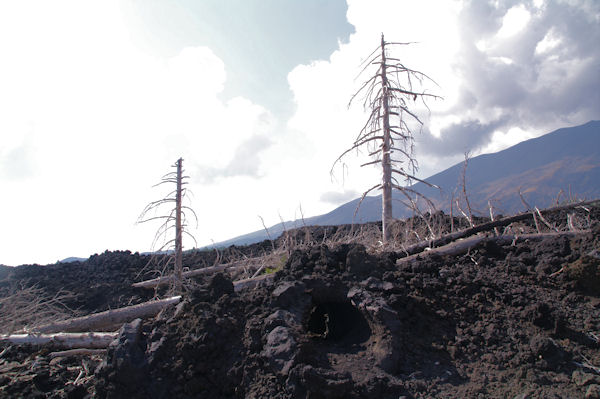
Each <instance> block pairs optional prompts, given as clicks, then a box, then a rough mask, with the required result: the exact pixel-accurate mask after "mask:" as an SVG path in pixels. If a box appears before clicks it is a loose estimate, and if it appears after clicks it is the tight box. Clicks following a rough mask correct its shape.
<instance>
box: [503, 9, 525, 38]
mask: <svg viewBox="0 0 600 399" xmlns="http://www.w3.org/2000/svg"><path fill="white" fill-rule="evenodd" d="M530 19H531V14H530V13H529V11H527V9H526V8H525V7H524V6H523V5H520V6H515V7H511V8H510V9H509V10H508V11H507V12H506V14H505V15H504V17H503V18H502V27H501V28H500V30H499V31H498V37H500V38H507V37H511V36H513V35H515V34H517V33H519V32H520V31H522V30H523V29H524V28H525V27H526V26H527V23H528V22H529V20H530Z"/></svg>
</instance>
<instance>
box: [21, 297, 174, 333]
mask: <svg viewBox="0 0 600 399" xmlns="http://www.w3.org/2000/svg"><path fill="white" fill-rule="evenodd" d="M180 300H181V296H173V297H170V298H166V299H161V300H158V301H150V302H144V303H140V304H138V305H133V306H127V307H124V308H119V309H111V310H107V311H104V312H100V313H93V314H90V315H87V316H82V317H76V318H73V319H68V320H63V321H57V322H54V323H49V324H45V325H41V326H38V327H35V328H34V329H33V330H34V331H35V332H36V333H42V334H49V333H55V332H59V331H60V332H82V331H106V330H112V329H114V328H115V327H116V328H118V327H120V326H121V325H122V324H124V323H127V322H130V321H132V320H134V319H138V318H140V319H146V318H148V317H153V316H156V315H157V314H158V313H159V312H160V311H161V310H162V309H164V308H165V307H167V306H170V305H173V304H176V303H178V302H179V301H180Z"/></svg>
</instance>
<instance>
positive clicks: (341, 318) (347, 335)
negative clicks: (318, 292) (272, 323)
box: [306, 301, 371, 344]
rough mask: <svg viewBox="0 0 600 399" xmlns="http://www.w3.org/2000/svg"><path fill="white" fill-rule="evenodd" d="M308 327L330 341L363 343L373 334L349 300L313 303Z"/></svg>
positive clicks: (313, 332)
mask: <svg viewBox="0 0 600 399" xmlns="http://www.w3.org/2000/svg"><path fill="white" fill-rule="evenodd" d="M306 329H307V331H308V332H309V333H310V334H314V335H317V336H319V337H321V338H323V339H326V340H328V341H344V343H352V344H354V343H357V344H358V343H362V342H365V341H366V340H368V339H369V337H370V336H371V328H370V327H369V323H367V320H366V319H365V317H364V316H363V315H362V313H360V311H359V310H358V309H356V308H355V307H354V306H352V303H350V301H347V302H321V303H313V306H312V308H311V311H310V315H309V317H308V321H307V325H306Z"/></svg>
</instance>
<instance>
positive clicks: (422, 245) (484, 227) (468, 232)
mask: <svg viewBox="0 0 600 399" xmlns="http://www.w3.org/2000/svg"><path fill="white" fill-rule="evenodd" d="M598 202H599V200H593V201H582V202H577V203H573V204H568V205H561V206H555V207H552V208H547V209H544V210H543V211H544V212H546V213H548V212H557V211H562V210H565V209H572V208H577V207H578V206H585V205H590V204H594V203H598ZM531 217H533V216H532V213H531V212H530V211H528V212H523V213H519V214H517V215H514V216H509V217H506V218H503V219H497V220H495V221H492V222H488V223H482V224H480V225H477V226H475V227H470V228H468V229H464V230H459V231H455V232H454V233H450V234H446V235H444V236H442V237H440V238H436V239H434V240H429V241H422V242H419V243H416V244H414V245H411V246H409V247H407V248H405V249H404V250H403V251H402V252H401V254H403V255H404V256H410V255H414V254H417V253H420V252H423V251H424V250H425V249H426V248H434V247H440V246H442V245H446V244H448V243H450V242H452V241H456V240H458V239H461V238H465V237H469V236H472V235H475V234H477V233H481V232H484V231H489V230H492V229H494V228H496V227H501V226H508V225H509V224H511V223H514V222H518V221H521V220H525V219H529V218H531Z"/></svg>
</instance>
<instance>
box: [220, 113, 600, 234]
mask: <svg viewBox="0 0 600 399" xmlns="http://www.w3.org/2000/svg"><path fill="white" fill-rule="evenodd" d="M462 170H463V163H458V164H456V165H454V166H452V167H450V168H448V169H446V170H444V171H442V172H440V173H438V174H435V175H433V176H431V177H429V178H428V179H427V181H429V182H430V183H433V184H435V185H437V186H439V187H441V193H440V191H439V190H436V189H431V188H429V187H426V186H425V185H424V184H422V183H418V184H415V185H414V186H412V188H413V189H415V190H417V191H418V192H421V193H423V194H425V195H427V196H428V197H430V198H431V199H432V200H433V201H434V202H435V204H436V206H437V207H438V209H442V210H448V208H449V204H450V200H449V198H450V197H451V195H452V193H453V191H454V190H455V189H456V188H457V187H458V182H459V179H460V177H461V173H462ZM466 182H467V184H466V186H467V194H468V196H469V201H470V203H471V206H472V208H473V210H474V211H480V212H481V213H487V203H488V200H491V201H492V203H493V205H494V208H495V209H496V212H497V213H498V212H499V213H504V214H511V213H515V212H518V211H523V210H524V206H523V204H522V202H521V200H520V198H519V195H518V192H519V190H521V192H522V193H523V195H524V197H525V198H526V199H527V201H528V202H529V203H530V204H531V205H532V206H538V207H546V206H549V205H550V204H551V203H552V202H553V201H554V200H555V199H556V197H557V195H558V193H559V191H560V190H563V191H564V192H565V193H567V195H568V192H569V190H570V191H571V193H572V194H573V195H576V196H577V197H578V198H599V197H600V121H590V122H588V123H586V124H584V125H580V126H575V127H570V128H563V129H558V130H556V131H554V132H552V133H548V134H546V135H543V136H541V137H538V138H534V139H531V140H527V141H523V142H521V143H519V144H517V145H515V146H512V147H510V148H507V149H506V150H503V151H499V152H497V153H494V154H484V155H479V156H477V157H474V158H472V159H470V160H469V163H468V168H467V173H466ZM394 197H395V198H400V196H399V195H398V193H395V194H394ZM563 199H564V198H563ZM358 202H359V199H355V200H352V201H350V202H348V203H346V204H343V205H341V206H340V207H338V208H336V209H334V210H333V211H331V212H329V213H327V214H324V215H320V216H314V217H311V218H307V219H305V221H304V223H306V224H307V225H320V226H326V225H339V224H349V223H352V222H353V218H354V212H355V210H356V206H357V204H358ZM407 216H410V213H409V211H407V210H406V209H404V207H403V206H402V205H401V204H400V203H397V205H395V207H394V217H397V218H403V217H407ZM377 220H381V196H374V197H366V198H365V200H364V201H363V203H362V205H361V207H360V209H359V211H358V213H357V215H356V219H355V221H356V222H361V223H364V222H371V221H377ZM300 226H302V222H299V221H296V222H286V226H285V227H287V228H288V229H289V228H292V227H300ZM283 231H284V226H283V224H281V223H280V224H277V225H275V226H272V227H270V228H269V233H270V235H271V237H273V238H275V237H277V236H279V235H280V234H281V233H282V232H283ZM267 238H268V236H267V233H266V232H265V231H264V230H259V231H256V232H253V233H249V234H246V235H242V236H239V237H236V238H233V239H231V240H227V241H224V242H222V243H219V244H218V245H223V246H228V245H232V244H235V245H243V244H249V243H253V242H258V241H262V240H265V239H267Z"/></svg>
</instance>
